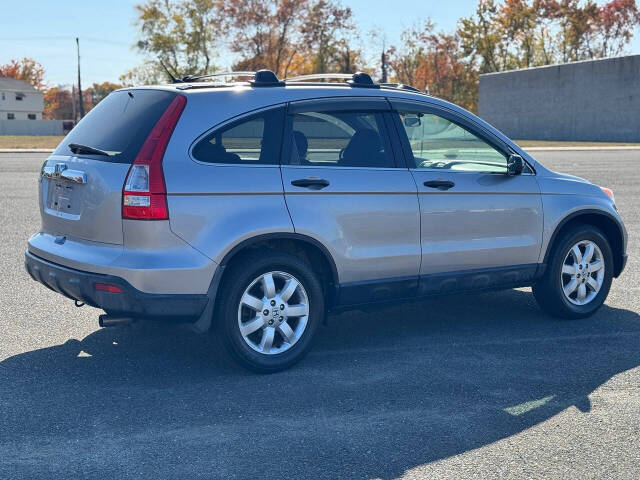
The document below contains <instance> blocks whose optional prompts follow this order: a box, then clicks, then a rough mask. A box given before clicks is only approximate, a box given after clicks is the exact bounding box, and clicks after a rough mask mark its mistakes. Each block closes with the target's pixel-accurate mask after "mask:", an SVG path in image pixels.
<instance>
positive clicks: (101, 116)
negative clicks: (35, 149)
mask: <svg viewBox="0 0 640 480" xmlns="http://www.w3.org/2000/svg"><path fill="white" fill-rule="evenodd" d="M175 96H176V94H175V93H173V92H166V91H162V90H146V89H145V90H122V91H117V92H113V93H111V94H110V95H109V96H107V98H105V99H104V100H102V101H101V102H100V103H99V104H98V105H96V106H95V107H94V108H93V109H92V110H91V111H90V112H89V113H88V114H87V116H86V117H84V118H83V119H82V120H81V121H80V122H79V123H78V125H76V126H75V127H74V128H73V130H71V132H70V133H69V135H67V136H66V137H65V139H64V140H63V141H62V143H61V144H60V145H59V146H58V148H57V149H56V151H55V154H57V155H72V152H71V149H70V148H69V144H77V145H84V146H87V147H92V148H96V149H98V150H102V151H104V152H107V153H108V155H96V156H95V158H96V159H99V160H104V161H110V162H120V163H132V162H133V161H134V160H135V157H136V155H137V154H138V151H139V150H140V148H141V147H142V144H143V143H144V141H145V140H146V139H147V136H148V135H149V133H150V132H151V130H152V129H153V127H154V125H155V124H156V122H157V121H158V119H159V118H160V117H161V116H162V114H163V113H164V111H165V110H166V108H167V107H168V106H169V104H170V103H171V101H172V100H173V99H174V98H175ZM83 155H86V154H83Z"/></svg>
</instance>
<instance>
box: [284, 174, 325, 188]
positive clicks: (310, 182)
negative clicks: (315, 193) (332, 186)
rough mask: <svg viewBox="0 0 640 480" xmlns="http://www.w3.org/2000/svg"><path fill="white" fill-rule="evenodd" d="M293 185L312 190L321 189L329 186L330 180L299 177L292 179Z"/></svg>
mask: <svg viewBox="0 0 640 480" xmlns="http://www.w3.org/2000/svg"><path fill="white" fill-rule="evenodd" d="M291 185H293V186H294V187H302V188H308V189H310V190H321V189H323V188H324V187H328V186H329V180H325V179H324V178H317V177H308V178H299V179H298V180H292V181H291Z"/></svg>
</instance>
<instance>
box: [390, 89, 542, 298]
mask: <svg viewBox="0 0 640 480" xmlns="http://www.w3.org/2000/svg"><path fill="white" fill-rule="evenodd" d="M392 104H393V106H394V109H395V111H396V113H395V114H394V121H395V124H396V127H397V130H398V131H399V134H400V137H401V142H402V144H403V146H404V148H403V151H404V153H405V158H406V160H407V163H408V166H409V168H410V171H411V173H412V174H413V176H414V178H415V181H416V184H417V187H418V198H419V202H420V212H421V245H422V262H421V267H420V275H421V280H420V293H422V294H427V293H439V292H440V293H441V292H446V291H453V290H472V289H481V288H488V287H494V286H499V285H516V284H526V283H527V282H528V281H530V280H531V278H532V277H533V276H534V275H535V274H536V270H537V262H538V257H539V254H540V248H541V241H542V228H543V217H542V201H541V197H540V190H539V188H538V184H537V181H536V178H535V174H534V172H533V170H531V168H530V167H529V166H528V165H525V170H524V171H523V173H522V174H519V175H509V174H508V171H507V160H508V156H509V154H510V152H509V150H508V146H506V145H505V144H504V143H503V142H502V141H500V140H499V139H498V138H494V137H493V136H492V135H491V134H490V133H489V132H487V131H485V130H484V129H482V128H481V127H480V126H478V125H474V124H473V123H472V122H471V121H470V120H469V119H466V118H463V117H462V116H460V115H459V114H457V113H455V112H452V111H450V110H447V109H444V108H440V107H436V106H431V105H426V104H420V103H414V102H409V101H392Z"/></svg>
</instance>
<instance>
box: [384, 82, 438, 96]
mask: <svg viewBox="0 0 640 480" xmlns="http://www.w3.org/2000/svg"><path fill="white" fill-rule="evenodd" d="M380 86H381V87H382V88H394V89H399V90H407V91H409V92H416V93H426V94H427V95H428V94H429V90H428V89H427V90H426V91H425V92H423V91H422V90H420V89H419V88H416V87H412V86H411V85H407V84H405V83H381V84H380Z"/></svg>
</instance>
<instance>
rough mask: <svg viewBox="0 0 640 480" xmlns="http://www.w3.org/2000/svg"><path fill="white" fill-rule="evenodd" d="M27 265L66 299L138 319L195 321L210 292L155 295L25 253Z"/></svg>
mask: <svg viewBox="0 0 640 480" xmlns="http://www.w3.org/2000/svg"><path fill="white" fill-rule="evenodd" d="M25 268H26V269H27V272H28V273H29V275H31V278H33V279H34V280H36V281H37V282H40V283H42V284H43V285H44V286H46V287H47V288H50V289H51V290H53V291H55V292H58V293H61V294H62V295H64V296H65V297H67V298H70V299H72V300H78V301H79V302H83V303H86V304H87V305H91V306H92V307H97V308H101V309H103V310H104V311H105V312H107V313H109V314H118V315H125V316H131V317H135V318H145V317H156V318H158V317H162V318H183V319H193V320H195V319H196V318H197V317H199V316H200V314H201V313H202V312H203V311H204V308H205V306H206V305H207V301H208V299H209V297H208V295H207V294H196V295H190V294H156V293H145V292H141V291H140V290H137V289H135V288H134V287H133V286H131V284H130V283H129V282H127V281H126V280H124V279H122V278H120V277H117V276H114V275H105V274H101V273H90V272H83V271H80V270H75V269H72V268H68V267H63V266H62V265H58V264H56V263H53V262H50V261H47V260H44V259H42V258H40V257H38V256H36V255H34V254H32V253H30V252H29V251H27V252H25ZM96 283H104V284H107V285H115V286H117V287H118V288H120V290H122V293H110V292H104V291H100V290H96V289H95V284H96Z"/></svg>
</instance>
